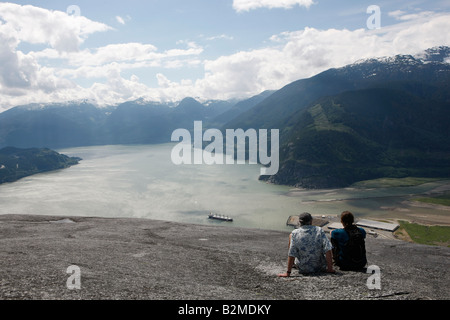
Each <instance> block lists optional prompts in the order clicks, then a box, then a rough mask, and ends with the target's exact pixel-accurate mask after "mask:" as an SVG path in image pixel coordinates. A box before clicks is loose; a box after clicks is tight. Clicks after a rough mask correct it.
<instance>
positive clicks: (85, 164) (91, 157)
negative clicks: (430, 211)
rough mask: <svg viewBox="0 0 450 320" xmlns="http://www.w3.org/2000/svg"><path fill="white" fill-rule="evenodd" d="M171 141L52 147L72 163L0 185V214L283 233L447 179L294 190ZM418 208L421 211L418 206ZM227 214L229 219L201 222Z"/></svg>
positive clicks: (375, 208)
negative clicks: (302, 220)
mask: <svg viewBox="0 0 450 320" xmlns="http://www.w3.org/2000/svg"><path fill="white" fill-rule="evenodd" d="M173 146H174V144H164V145H139V146H96V147H83V148H71V149H64V150H58V151H59V152H61V153H64V154H66V155H70V156H78V157H81V158H83V161H81V162H80V164H79V165H77V166H74V167H71V168H69V169H65V170H60V171H56V172H51V173H44V174H38V175H34V176H30V177H27V178H24V179H22V180H20V181H17V182H15V183H10V184H3V185H0V206H1V207H0V214H36V215H57V216H97V217H133V218H149V219H159V220H168V221H177V222H185V223H200V224H214V225H224V226H225V225H227V226H228V225H229V226H237V227H246V228H261V229H273V230H291V228H290V227H286V220H287V218H288V217H289V216H290V215H293V214H299V213H301V212H304V211H308V212H310V213H312V214H316V215H337V214H339V213H340V212H342V211H343V210H351V211H353V212H354V213H355V214H357V215H358V216H359V217H362V216H389V215H392V214H393V212H395V211H397V212H401V211H402V210H416V209H414V208H412V209H411V208H408V209H407V208H406V207H405V208H403V205H402V201H404V200H406V199H408V198H410V197H411V195H413V194H419V193H424V192H428V191H430V190H433V189H435V188H438V187H439V186H441V185H444V184H445V183H448V181H447V182H435V183H427V184H423V185H420V186H416V187H406V188H405V187H403V188H377V189H355V188H345V189H334V190H320V191H308V190H295V192H292V191H293V189H292V188H291V187H286V186H276V185H270V184H266V183H264V182H260V181H258V175H259V172H260V166H258V165H213V166H208V165H182V166H176V165H174V164H172V161H171V159H170V155H171V150H172V148H173ZM420 210H422V211H423V210H426V209H420ZM209 212H214V213H218V214H223V215H229V216H231V217H233V218H234V222H233V223H226V222H219V221H212V220H209V219H207V215H208V213H209Z"/></svg>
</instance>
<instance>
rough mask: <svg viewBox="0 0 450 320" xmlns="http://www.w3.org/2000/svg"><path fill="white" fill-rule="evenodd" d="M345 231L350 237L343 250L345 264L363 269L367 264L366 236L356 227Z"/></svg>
mask: <svg viewBox="0 0 450 320" xmlns="http://www.w3.org/2000/svg"><path fill="white" fill-rule="evenodd" d="M345 231H346V232H347V234H348V237H349V239H348V241H347V242H346V243H345V245H344V247H343V248H342V254H343V258H344V261H345V264H346V265H347V266H348V267H351V268H357V269H358V268H363V267H364V266H365V265H366V263H367V259H366V243H365V241H364V235H363V234H362V232H361V231H360V230H359V228H358V227H356V226H352V227H350V228H346V229H345Z"/></svg>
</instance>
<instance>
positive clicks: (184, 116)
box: [0, 46, 450, 188]
mask: <svg viewBox="0 0 450 320" xmlns="http://www.w3.org/2000/svg"><path fill="white" fill-rule="evenodd" d="M449 62H450V48H449V47H445V46H441V47H435V48H430V49H428V50H425V51H424V52H422V53H419V54H417V55H396V56H393V57H381V58H372V59H365V60H360V61H356V62H355V63H353V64H350V65H347V66H345V67H342V68H334V69H329V70H326V71H324V72H322V73H320V74H318V75H316V76H314V77H311V78H309V79H301V80H298V81H295V82H293V83H290V84H288V85H287V86H285V87H284V88H282V89H280V90H277V91H266V92H263V93H261V94H260V95H257V96H255V97H252V98H250V99H247V100H244V101H233V102H231V101H208V102H206V103H200V102H199V101H197V100H196V99H194V98H189V97H188V98H185V99H183V100H182V101H180V102H179V103H177V104H165V103H158V102H151V101H145V100H142V99H140V100H136V101H130V102H126V103H123V104H121V105H119V106H116V107H106V108H98V107H96V106H95V105H94V104H92V103H91V102H90V101H82V102H72V103H66V104H62V105H58V104H52V105H37V104H35V105H29V106H22V107H16V108H13V109H10V110H8V111H6V112H3V113H1V114H0V147H2V146H10V145H13V146H16V147H26V148H28V147H50V148H63V147H75V146H87V145H102V144H151V143H165V142H169V141H170V137H171V133H172V132H173V130H175V129H178V128H185V129H192V127H193V122H194V121H196V120H198V121H203V122H204V128H205V129H206V128H208V127H214V128H220V129H222V130H224V129H227V128H230V129H238V128H242V129H244V130H246V129H249V128H253V129H279V130H280V146H281V148H280V170H279V172H278V174H276V175H274V176H264V177H261V179H262V180H266V181H269V182H272V183H278V184H287V185H294V186H298V187H305V188H327V187H343V186H348V185H350V184H352V183H353V182H356V181H359V180H364V179H372V178H378V177H384V176H388V177H403V176H407V175H415V176H424V177H426V176H433V177H449V176H450V148H449V146H450V138H449V137H450V131H449V127H450V126H449V124H450V118H449V114H450V63H449Z"/></svg>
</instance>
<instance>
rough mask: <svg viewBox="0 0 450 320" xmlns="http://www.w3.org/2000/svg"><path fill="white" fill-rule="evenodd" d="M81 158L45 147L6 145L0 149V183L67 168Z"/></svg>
mask: <svg viewBox="0 0 450 320" xmlns="http://www.w3.org/2000/svg"><path fill="white" fill-rule="evenodd" d="M80 160H81V158H78V157H68V156H66V155H63V154H60V153H58V152H56V151H53V150H50V149H47V148H31V149H19V148H14V147H6V148H3V149H1V150H0V184H2V183H5V182H14V181H17V180H19V179H21V178H24V177H27V176H30V175H33V174H36V173H42V172H48V171H53V170H59V169H64V168H68V167H70V166H73V165H76V164H78V163H79V161H80Z"/></svg>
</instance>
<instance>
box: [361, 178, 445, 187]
mask: <svg viewBox="0 0 450 320" xmlns="http://www.w3.org/2000/svg"><path fill="white" fill-rule="evenodd" d="M439 180H441V179H437V178H420V177H406V178H379V179H373V180H365V181H360V182H357V183H355V184H353V187H358V188H392V187H411V186H418V185H421V184H424V183H428V182H435V181H439Z"/></svg>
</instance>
